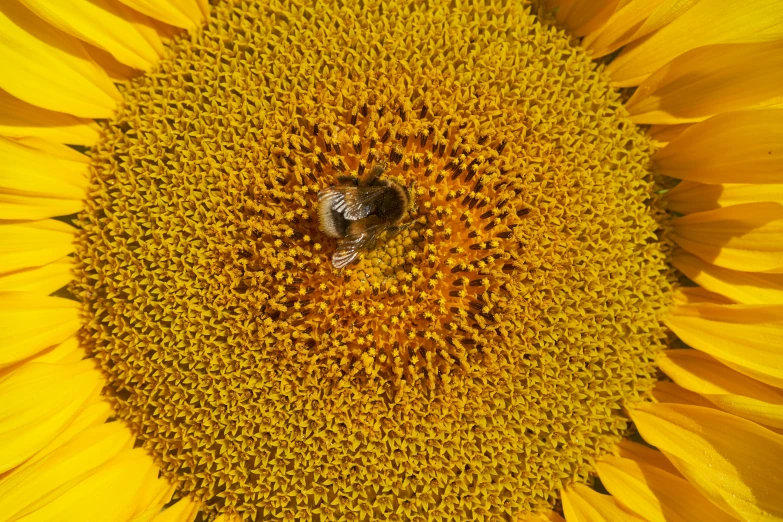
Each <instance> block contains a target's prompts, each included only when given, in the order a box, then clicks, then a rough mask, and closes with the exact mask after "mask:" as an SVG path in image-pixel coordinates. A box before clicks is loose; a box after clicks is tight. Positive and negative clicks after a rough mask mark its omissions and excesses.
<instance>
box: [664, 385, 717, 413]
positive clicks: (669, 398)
mask: <svg viewBox="0 0 783 522" xmlns="http://www.w3.org/2000/svg"><path fill="white" fill-rule="evenodd" d="M652 396H653V399H655V400H656V401H658V402H663V403H667V404H685V405H688V406H703V407H705V408H714V407H715V405H714V404H712V403H711V402H710V401H708V400H707V399H705V398H704V397H702V396H701V395H699V394H698V393H694V392H692V391H690V390H686V389H685V388H683V387H682V386H680V385H679V384H675V383H673V382H668V381H658V382H657V383H656V384H655V388H653V391H652Z"/></svg>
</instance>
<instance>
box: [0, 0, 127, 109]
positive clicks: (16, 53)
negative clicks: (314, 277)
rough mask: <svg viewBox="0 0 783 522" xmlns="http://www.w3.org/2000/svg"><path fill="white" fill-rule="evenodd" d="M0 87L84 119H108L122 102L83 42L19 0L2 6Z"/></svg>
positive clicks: (15, 94)
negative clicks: (41, 16) (59, 28)
mask: <svg viewBox="0 0 783 522" xmlns="http://www.w3.org/2000/svg"><path fill="white" fill-rule="evenodd" d="M0 34H2V35H3V38H2V39H0V56H2V57H3V60H2V61H0V87H2V88H3V89H4V90H6V91H8V92H9V93H11V94H12V95H14V96H16V97H17V98H20V99H22V100H24V101H26V102H28V103H31V104H33V105H37V106H38V107H43V108H44V109H49V110H52V111H58V112H64V113H67V114H73V115H74V116H79V117H82V118H108V117H110V116H111V115H112V114H113V112H114V107H115V105H116V103H117V102H118V101H120V100H121V99H122V97H121V95H120V93H119V92H118V91H117V89H116V88H115V87H114V84H113V83H112V82H111V80H110V79H109V77H108V76H106V73H104V72H103V70H101V69H100V68H99V67H98V66H97V65H95V63H94V62H93V61H92V60H91V59H90V57H89V55H87V53H86V52H85V50H84V48H83V47H82V45H81V43H80V42H79V40H77V39H76V38H74V37H72V36H70V35H68V34H65V33H63V32H62V31H60V30H57V29H54V28H53V27H52V26H51V25H49V24H47V23H46V22H45V21H44V20H42V19H41V18H39V17H38V16H36V15H35V14H33V12H32V11H30V10H29V9H27V8H26V7H25V6H23V5H22V4H21V3H19V1H18V0H4V1H3V3H2V4H0Z"/></svg>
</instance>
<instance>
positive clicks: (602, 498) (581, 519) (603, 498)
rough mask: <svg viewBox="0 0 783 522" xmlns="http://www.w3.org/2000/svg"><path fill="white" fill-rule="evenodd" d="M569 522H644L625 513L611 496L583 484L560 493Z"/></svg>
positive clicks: (569, 487)
mask: <svg viewBox="0 0 783 522" xmlns="http://www.w3.org/2000/svg"><path fill="white" fill-rule="evenodd" d="M560 498H561V499H562V501H563V513H565V519H566V521H567V522H637V521H640V520H642V519H641V518H639V517H637V516H636V515H633V514H631V513H629V512H628V511H625V510H624V509H622V508H621V507H619V506H618V505H617V502H616V501H615V500H614V499H613V498H612V497H610V496H609V495H602V494H600V493H596V492H595V491H593V490H592V489H590V488H588V487H587V486H583V485H582V484H573V485H571V486H568V487H567V488H565V489H563V490H562V491H561V493H560Z"/></svg>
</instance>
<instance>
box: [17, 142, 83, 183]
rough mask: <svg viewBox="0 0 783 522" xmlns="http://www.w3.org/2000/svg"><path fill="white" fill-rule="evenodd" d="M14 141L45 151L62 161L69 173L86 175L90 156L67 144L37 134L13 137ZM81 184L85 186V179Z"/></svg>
mask: <svg viewBox="0 0 783 522" xmlns="http://www.w3.org/2000/svg"><path fill="white" fill-rule="evenodd" d="M14 141H16V142H18V143H21V144H22V145H24V146H25V147H29V148H32V149H38V150H40V151H43V152H46V153H47V154H49V155H50V156H52V157H53V158H57V159H58V160H61V161H63V162H64V163H63V165H64V166H65V167H66V170H68V172H69V175H70V173H71V172H73V173H78V174H80V175H81V177H80V179H81V178H84V177H86V176H87V175H88V171H89V165H90V157H89V156H87V155H86V154H83V153H81V152H79V151H77V150H75V149H73V148H71V147H69V146H68V145H64V144H62V143H58V142H56V141H51V140H48V139H45V138H41V137H37V136H22V137H19V138H14ZM82 186H84V187H85V188H86V187H87V181H86V180H85V181H84V182H83V185H82Z"/></svg>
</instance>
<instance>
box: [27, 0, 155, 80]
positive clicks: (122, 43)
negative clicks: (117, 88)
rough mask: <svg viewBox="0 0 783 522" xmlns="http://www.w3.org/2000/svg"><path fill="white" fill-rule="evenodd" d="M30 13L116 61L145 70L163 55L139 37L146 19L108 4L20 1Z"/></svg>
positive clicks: (99, 0)
mask: <svg viewBox="0 0 783 522" xmlns="http://www.w3.org/2000/svg"><path fill="white" fill-rule="evenodd" d="M21 1H22V3H23V4H25V5H26V6H27V7H28V8H29V9H30V10H31V11H33V12H34V13H35V14H37V15H38V16H40V17H41V18H43V19H44V20H46V22H47V23H49V24H51V25H53V26H54V27H56V28H58V29H61V30H62V31H64V32H66V33H68V34H70V35H71V36H74V37H76V38H79V39H80V40H84V41H85V42H88V43H90V44H92V45H94V46H96V47H98V48H100V49H103V50H104V51H107V52H109V53H110V54H111V55H112V56H114V57H115V58H116V59H117V60H118V61H120V62H121V63H124V64H125V65H129V66H130V67H134V68H136V69H142V70H147V69H149V68H150V67H151V66H152V64H154V63H155V62H156V61H157V60H158V59H159V58H160V56H161V55H160V53H159V51H162V46H161V48H160V49H156V48H154V47H153V46H152V44H150V42H149V41H148V40H147V38H145V36H144V35H143V34H142V31H147V30H149V28H148V27H147V26H145V25H144V23H145V22H146V20H147V18H146V17H145V16H144V15H141V14H140V13H138V12H136V11H134V10H133V9H130V8H129V7H127V6H126V5H124V4H121V3H119V2H114V1H110V0H90V1H89V2H84V1H81V2H80V1H77V0H59V1H57V2H45V1H43V0H21Z"/></svg>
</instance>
